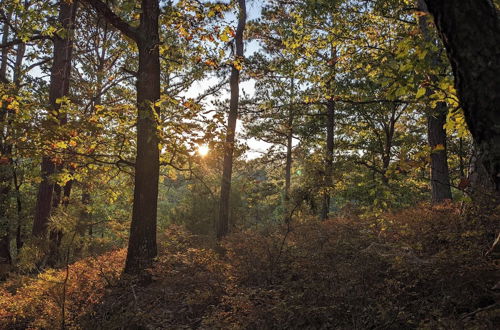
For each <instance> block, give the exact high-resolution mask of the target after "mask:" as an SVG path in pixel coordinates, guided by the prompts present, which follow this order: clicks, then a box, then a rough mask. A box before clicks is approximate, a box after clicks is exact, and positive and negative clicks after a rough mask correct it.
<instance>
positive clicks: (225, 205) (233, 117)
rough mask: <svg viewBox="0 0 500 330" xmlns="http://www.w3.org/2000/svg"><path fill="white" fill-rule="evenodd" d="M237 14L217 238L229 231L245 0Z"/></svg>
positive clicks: (241, 0) (241, 2)
mask: <svg viewBox="0 0 500 330" xmlns="http://www.w3.org/2000/svg"><path fill="white" fill-rule="evenodd" d="M238 7H239V14H238V26H237V28H236V34H235V38H234V44H235V53H234V55H235V56H234V61H233V63H232V65H231V76H230V77H229V85H230V89H231V98H230V100H229V116H228V119H227V131H226V141H225V144H224V165H223V170H222V180H221V192H220V205H219V218H218V220H217V224H216V236H217V239H219V240H220V239H222V238H223V237H224V236H226V235H227V233H228V231H229V212H230V210H229V205H230V204H229V198H230V195H231V175H232V172H233V151H234V139H235V134H236V121H237V120H238V106H239V95H240V70H241V65H242V61H243V59H244V49H243V33H244V31H245V25H246V20H247V13H246V0H238Z"/></svg>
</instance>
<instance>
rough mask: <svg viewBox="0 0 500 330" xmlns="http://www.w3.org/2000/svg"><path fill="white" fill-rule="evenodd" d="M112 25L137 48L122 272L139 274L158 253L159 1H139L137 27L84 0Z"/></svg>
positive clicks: (99, 4)
mask: <svg viewBox="0 0 500 330" xmlns="http://www.w3.org/2000/svg"><path fill="white" fill-rule="evenodd" d="M84 1H85V2H87V3H89V4H90V5H91V6H92V7H94V9H95V10H96V11H97V12H98V13H100V14H101V15H103V16H104V17H105V18H106V20H107V21H108V22H109V23H110V24H112V25H113V26H114V27H115V28H117V29H118V30H120V31H121V32H122V33H123V34H125V35H126V36H127V37H129V38H130V39H132V40H134V41H135V42H136V44H137V48H138V49H139V68H138V72H137V83H136V87H137V155H136V159H135V182H134V204H133V207H132V223H131V225H130V238H129V243H128V252H127V260H126V262H125V270H124V271H125V273H128V274H138V273H141V272H142V271H143V270H144V269H146V268H148V267H150V266H151V265H152V263H153V259H154V258H155V257H156V255H157V245H156V213H157V204H158V179H159V175H160V150H159V145H158V143H159V138H158V131H157V124H158V120H157V117H158V116H159V108H158V106H157V105H156V102H157V101H158V100H159V99H160V51H159V45H160V35H159V17H160V6H159V1H158V0H142V2H141V18H140V24H139V27H132V26H130V25H129V24H128V23H126V22H125V21H123V20H122V19H121V18H120V17H119V16H117V15H116V14H115V13H114V12H113V11H112V10H111V9H110V8H109V7H108V6H107V4H106V3H104V2H102V1H100V0H84Z"/></svg>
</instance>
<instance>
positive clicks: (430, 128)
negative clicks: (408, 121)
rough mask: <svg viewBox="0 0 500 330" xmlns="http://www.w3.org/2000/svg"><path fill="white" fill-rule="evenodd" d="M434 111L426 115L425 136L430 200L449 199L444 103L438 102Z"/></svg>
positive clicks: (437, 201)
mask: <svg viewBox="0 0 500 330" xmlns="http://www.w3.org/2000/svg"><path fill="white" fill-rule="evenodd" d="M434 110H435V112H434V113H430V114H428V115H427V137H428V140H429V146H430V147H431V191H432V202H433V203H441V202H443V201H445V200H451V199H452V196H451V187H450V172H449V170H448V157H447V153H446V131H445V129H444V127H443V126H444V124H445V123H446V114H447V112H448V111H447V110H448V107H447V106H446V103H444V102H439V103H438V104H437V105H436V108H435V109H434Z"/></svg>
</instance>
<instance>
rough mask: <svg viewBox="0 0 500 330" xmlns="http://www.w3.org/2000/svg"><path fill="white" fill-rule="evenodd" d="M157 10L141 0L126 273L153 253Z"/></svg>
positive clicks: (157, 167) (153, 4) (153, 2)
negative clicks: (133, 178) (132, 198)
mask: <svg viewBox="0 0 500 330" xmlns="http://www.w3.org/2000/svg"><path fill="white" fill-rule="evenodd" d="M159 14H160V8H159V3H158V1H157V0H143V2H142V15H141V25H140V30H141V38H140V39H139V40H138V43H137V45H138V48H139V71H138V78H137V108H138V117H137V155H136V161H135V186H134V205H133V210H132V223H131V227H130V238H129V245H128V253H127V261H126V264H125V272H126V273H137V272H140V271H142V270H143V269H145V268H147V267H149V266H151V264H152V262H153V259H154V257H156V255H157V246H156V212H157V200H158V179H159V175H160V163H159V162H160V160H159V157H160V153H159V146H158V143H159V140H158V132H157V116H158V115H159V113H158V111H159V109H158V107H157V106H155V102H156V101H158V100H159V99H160V52H159V43H160V36H159V29H158V28H159V26H158V19H159Z"/></svg>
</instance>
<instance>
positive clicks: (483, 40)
mask: <svg viewBox="0 0 500 330" xmlns="http://www.w3.org/2000/svg"><path fill="white" fill-rule="evenodd" d="M425 2H426V4H427V8H428V9H429V12H430V13H431V14H432V15H433V16H434V21H435V23H436V26H437V29H438V31H439V33H440V35H441V39H442V40H443V43H444V45H445V47H446V51H447V54H448V58H449V60H450V62H451V66H452V68H453V73H454V76H455V87H456V89H457V92H458V96H459V99H460V103H461V106H462V108H463V110H464V113H465V119H466V121H467V125H468V127H469V130H470V132H471V134H472V137H473V139H474V143H475V146H476V148H477V150H478V151H479V154H480V159H481V162H482V163H483V165H484V167H485V168H486V170H487V172H488V174H489V177H490V180H491V181H492V183H493V186H494V187H495V190H496V192H497V196H498V194H500V111H499V105H500V89H499V88H498V86H500V61H499V60H498V58H499V57H500V20H499V17H498V14H497V10H496V9H495V7H494V6H493V4H492V3H491V2H490V1H486V0H481V1H478V0H425Z"/></svg>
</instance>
